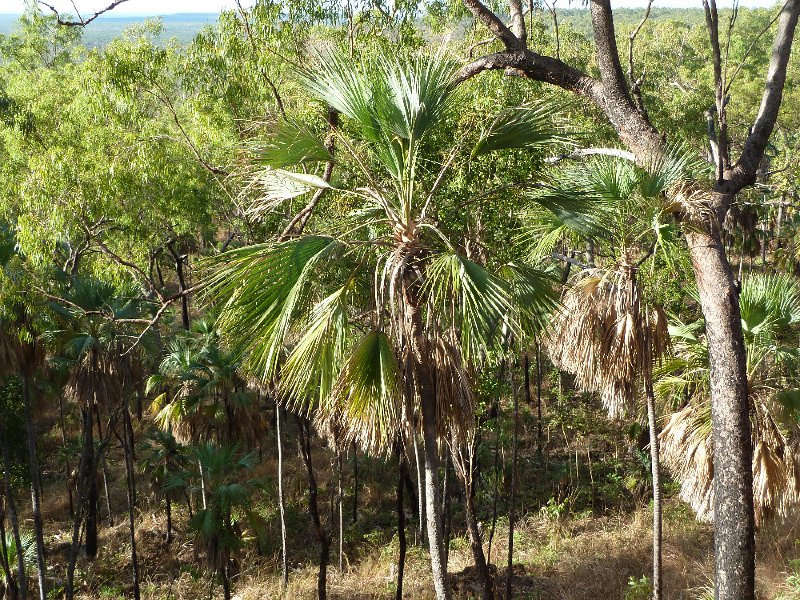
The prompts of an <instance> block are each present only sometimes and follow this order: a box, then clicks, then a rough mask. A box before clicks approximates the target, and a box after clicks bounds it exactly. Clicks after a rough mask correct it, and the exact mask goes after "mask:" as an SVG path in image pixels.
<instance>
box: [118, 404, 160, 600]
mask: <svg viewBox="0 0 800 600" xmlns="http://www.w3.org/2000/svg"><path fill="white" fill-rule="evenodd" d="M122 418H123V419H124V421H123V430H124V432H123V436H124V437H123V449H124V451H125V475H126V483H127V487H128V534H129V537H130V541H131V577H132V580H133V597H134V600H139V598H140V597H141V592H140V590H139V556H138V554H137V552H136V519H135V515H136V473H135V470H134V464H133V462H134V456H133V443H134V440H133V428H132V426H131V415H130V412H129V410H128V405H127V403H125V405H124V406H123V408H122ZM168 521H169V518H168ZM169 529H170V526H169V522H168V523H167V530H168V531H169ZM169 535H170V534H169V533H167V539H169Z"/></svg>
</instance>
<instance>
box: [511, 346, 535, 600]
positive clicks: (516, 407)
mask: <svg viewBox="0 0 800 600" xmlns="http://www.w3.org/2000/svg"><path fill="white" fill-rule="evenodd" d="M524 361H525V389H526V390H529V385H530V381H529V379H528V355H527V354H525V358H524ZM526 393H529V392H526ZM511 394H512V395H513V398H514V433H513V438H512V442H511V443H512V449H511V495H510V496H511V497H510V498H509V507H508V565H507V568H506V600H510V599H511V578H512V573H513V566H514V520H515V518H516V501H517V450H518V446H519V444H518V438H519V394H518V392H517V389H516V388H515V387H514V380H513V378H512V380H511Z"/></svg>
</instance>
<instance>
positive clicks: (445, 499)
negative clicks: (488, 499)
mask: <svg viewBox="0 0 800 600" xmlns="http://www.w3.org/2000/svg"><path fill="white" fill-rule="evenodd" d="M452 495H453V494H452V491H451V490H450V452H449V449H448V448H447V446H445V451H444V482H443V483H442V527H443V529H444V570H445V571H447V564H448V562H449V560H450V533H451V530H450V525H451V521H452V510H451V502H450V500H451V496H452Z"/></svg>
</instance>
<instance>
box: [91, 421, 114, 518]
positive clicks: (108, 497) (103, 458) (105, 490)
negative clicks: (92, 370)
mask: <svg viewBox="0 0 800 600" xmlns="http://www.w3.org/2000/svg"><path fill="white" fill-rule="evenodd" d="M94 414H95V417H96V419H97V437H98V439H101V440H102V439H103V427H102V426H101V425H100V409H99V408H97V407H95V411H94ZM100 472H101V474H102V475H103V493H104V494H105V499H106V512H107V514H108V526H109V527H113V526H114V514H113V513H112V512H111V495H110V494H109V493H108V469H106V456H105V453H102V454H101V458H100ZM99 511H100V509H99V507H98V513H97V514H98V516H99V514H100V512H99Z"/></svg>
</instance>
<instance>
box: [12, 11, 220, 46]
mask: <svg viewBox="0 0 800 600" xmlns="http://www.w3.org/2000/svg"><path fill="white" fill-rule="evenodd" d="M20 16H21V15H20V14H3V13H0V34H3V35H8V34H10V33H12V32H13V31H14V30H15V29H16V28H17V22H18V21H19V18H20ZM218 18H219V13H172V14H163V15H153V14H127V15H124V14H116V15H108V16H106V15H103V16H101V17H98V18H97V20H95V21H93V22H92V23H90V24H89V25H88V26H87V27H86V29H85V30H84V32H83V45H84V46H86V47H87V48H102V47H103V46H105V45H106V44H108V43H109V42H110V41H111V40H113V39H114V38H115V37H118V36H119V35H121V34H122V32H123V31H125V29H127V28H128V27H130V26H131V25H135V24H136V23H142V22H144V21H146V20H147V19H161V21H162V23H163V24H164V31H163V33H162V34H161V36H160V38H159V39H160V40H161V41H162V42H166V41H168V40H171V39H175V40H177V41H178V43H180V44H182V45H187V44H189V43H190V42H191V41H192V40H193V39H194V37H195V36H196V35H197V34H198V33H199V32H200V31H201V30H202V29H203V28H204V27H206V26H208V25H213V24H214V23H216V22H217V19H218Z"/></svg>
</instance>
